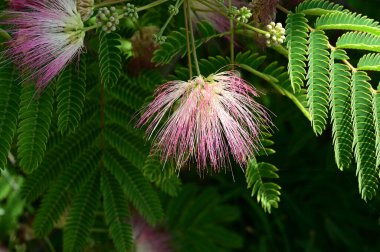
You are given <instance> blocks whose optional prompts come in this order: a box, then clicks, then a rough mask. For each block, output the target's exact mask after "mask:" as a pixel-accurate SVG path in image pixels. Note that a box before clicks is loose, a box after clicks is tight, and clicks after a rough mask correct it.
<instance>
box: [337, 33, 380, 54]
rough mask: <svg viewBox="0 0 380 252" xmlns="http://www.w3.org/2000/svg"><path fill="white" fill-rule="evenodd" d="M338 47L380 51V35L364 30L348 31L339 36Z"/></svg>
mask: <svg viewBox="0 0 380 252" xmlns="http://www.w3.org/2000/svg"><path fill="white" fill-rule="evenodd" d="M336 47H337V48H340V49H356V50H367V51H373V52H380V36H375V35H372V34H369V33H364V32H347V33H345V34H343V35H342V36H341V37H339V39H338V41H337V42H336Z"/></svg>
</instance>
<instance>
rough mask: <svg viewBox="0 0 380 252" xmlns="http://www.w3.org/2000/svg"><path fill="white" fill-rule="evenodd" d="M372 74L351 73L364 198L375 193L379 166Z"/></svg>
mask: <svg viewBox="0 0 380 252" xmlns="http://www.w3.org/2000/svg"><path fill="white" fill-rule="evenodd" d="M369 80H370V78H369V77H368V75H367V74H366V73H365V72H362V71H357V72H354V73H353V75H352V99H351V106H352V107H351V110H352V119H353V125H354V150H355V159H356V162H357V169H356V174H357V176H358V179H359V191H360V193H361V195H362V198H363V199H364V200H366V201H367V200H370V199H372V198H373V197H374V196H375V195H376V191H377V188H378V182H379V181H378V180H379V178H378V177H379V169H378V167H377V166H376V140H375V138H376V137H375V136H376V133H375V127H374V119H373V113H372V109H373V102H372V100H373V95H372V87H371V84H370V83H369Z"/></svg>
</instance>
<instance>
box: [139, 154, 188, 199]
mask: <svg viewBox="0 0 380 252" xmlns="http://www.w3.org/2000/svg"><path fill="white" fill-rule="evenodd" d="M142 171H143V174H144V176H145V177H146V178H147V179H148V180H149V181H150V182H152V183H154V184H155V185H156V186H157V187H158V188H160V189H161V190H162V191H163V192H165V193H167V194H169V195H170V196H173V197H174V196H177V195H178V192H179V191H180V189H181V180H180V179H179V178H178V176H177V174H176V172H175V166H174V165H173V164H171V163H170V162H167V163H165V164H162V162H161V160H160V157H159V156H158V155H156V154H150V155H149V156H148V158H147V159H146V160H145V164H144V167H143V168H142Z"/></svg>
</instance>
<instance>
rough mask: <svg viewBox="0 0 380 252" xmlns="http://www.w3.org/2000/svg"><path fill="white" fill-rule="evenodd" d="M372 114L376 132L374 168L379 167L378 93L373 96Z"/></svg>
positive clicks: (379, 95) (379, 94)
mask: <svg viewBox="0 0 380 252" xmlns="http://www.w3.org/2000/svg"><path fill="white" fill-rule="evenodd" d="M373 96H374V97H373V112H374V118H375V131H376V157H377V159H376V166H377V167H379V166H380V93H378V92H376V93H374V94H373Z"/></svg>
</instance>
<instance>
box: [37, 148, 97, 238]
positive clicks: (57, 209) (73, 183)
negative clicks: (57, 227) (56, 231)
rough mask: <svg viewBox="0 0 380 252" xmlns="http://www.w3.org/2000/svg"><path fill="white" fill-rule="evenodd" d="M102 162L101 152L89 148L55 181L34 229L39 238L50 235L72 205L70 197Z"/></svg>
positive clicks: (44, 200) (44, 199)
mask: <svg viewBox="0 0 380 252" xmlns="http://www.w3.org/2000/svg"><path fill="white" fill-rule="evenodd" d="M99 161H100V152H99V151H98V150H97V149H96V148H89V149H88V150H86V151H85V152H84V153H83V155H81V156H80V157H78V158H77V159H76V160H75V161H74V162H73V164H72V165H71V166H70V167H68V169H66V170H65V171H64V172H63V173H62V174H61V175H60V176H59V177H58V179H57V180H56V181H55V183H54V184H53V185H52V187H51V188H50V189H49V191H48V193H47V194H46V195H45V197H44V198H43V200H42V204H41V207H40V209H39V211H38V214H37V216H36V219H35V221H34V225H33V228H34V230H35V232H36V234H37V235H38V236H45V235H47V234H49V233H50V232H51V231H52V229H53V228H54V224H55V223H57V222H58V220H59V219H60V217H61V215H62V214H63V213H64V212H65V210H66V209H67V207H68V206H69V205H70V196H71V194H75V193H76V192H78V191H79V190H80V188H81V187H82V186H83V185H84V184H85V183H86V181H87V180H88V179H89V177H90V176H91V174H92V173H93V171H94V169H96V167H97V166H98V163H99Z"/></svg>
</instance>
